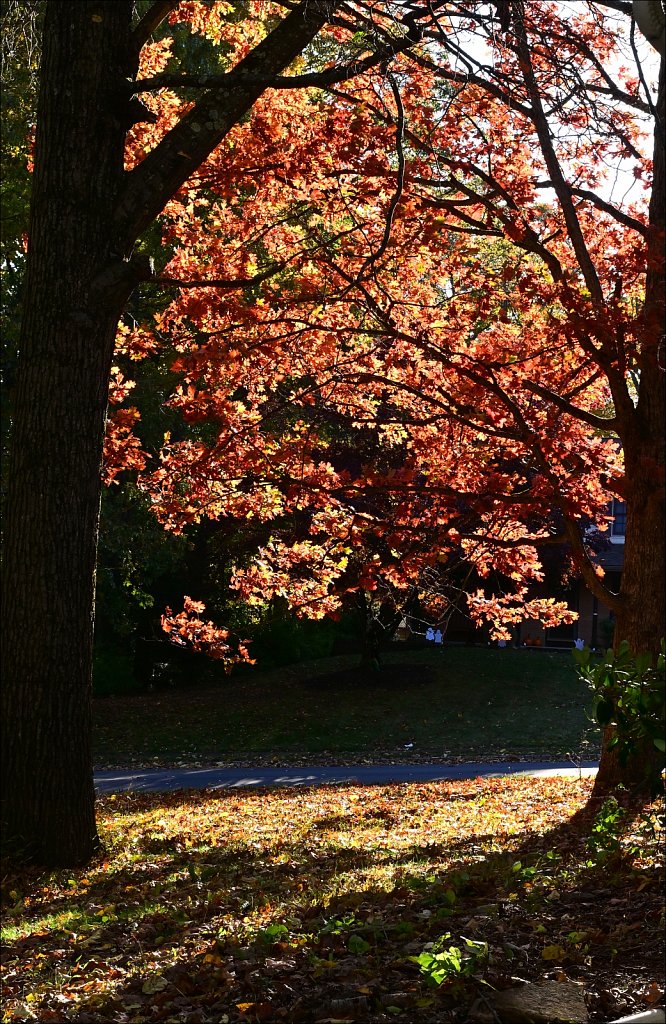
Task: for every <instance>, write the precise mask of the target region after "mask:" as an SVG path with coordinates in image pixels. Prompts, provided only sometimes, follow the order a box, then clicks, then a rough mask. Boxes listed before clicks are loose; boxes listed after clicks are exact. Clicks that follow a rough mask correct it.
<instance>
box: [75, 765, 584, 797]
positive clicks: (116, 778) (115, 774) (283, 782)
mask: <svg viewBox="0 0 666 1024" xmlns="http://www.w3.org/2000/svg"><path fill="white" fill-rule="evenodd" d="M596 770H597V762H596V761H583V763H582V765H581V768H580V769H579V768H578V767H577V766H573V765H572V764H571V762H568V761H557V762H549V761H530V762H519V761H512V762H502V763H498V762H493V763H485V762H481V763H477V762H474V763H470V764H453V765H442V764H396V765H390V764H377V765H358V766H356V767H332V768H331V767H325V766H323V765H322V766H312V767H307V768H183V769H176V768H173V769H171V768H169V769H163V770H159V771H158V770H152V769H145V770H144V769H134V770H119V771H99V772H95V788H96V790H97V792H98V793H114V792H121V791H122V790H134V791H140V792H165V791H168V790H174V789H244V788H253V787H254V788H256V787H258V786H321V785H353V784H358V785H362V786H365V785H372V784H376V783H379V784H382V783H390V782H438V781H444V780H447V779H476V778H478V777H479V776H487V777H489V778H492V777H497V776H501V775H531V776H548V775H551V776H552V775H568V776H572V777H575V776H577V775H578V774H579V773H580V774H581V775H583V776H590V775H594V774H595V773H596Z"/></svg>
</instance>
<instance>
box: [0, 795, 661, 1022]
mask: <svg viewBox="0 0 666 1024" xmlns="http://www.w3.org/2000/svg"><path fill="white" fill-rule="evenodd" d="M589 788H590V783H589V781H588V780H585V779H583V780H577V779H556V780H555V779H515V778H514V779H485V780H482V779H476V780H470V781H467V782H451V783H432V784H427V785H409V786H375V787H366V788H361V787H345V788H338V787H324V788H321V789H305V790H302V789H301V790H298V789H292V790H279V791H277V790H276V791H252V792H247V793H228V792H223V793H215V794H211V793H205V792H204V793H201V792H197V793H192V792H190V793H188V792H180V793H171V794H149V795H136V794H119V795H117V796H114V797H107V798H105V799H103V800H100V802H99V806H98V820H99V825H100V834H101V836H102V839H103V841H104V844H105V851H104V853H103V855H102V856H101V857H99V858H98V859H97V860H96V861H95V862H94V863H92V864H90V865H88V866H87V867H86V868H82V869H77V870H72V869H70V870H67V871H55V872H44V871H39V870H37V869H30V868H26V867H25V866H23V867H21V868H19V869H17V868H16V867H14V866H12V864H11V863H9V864H6V865H4V866H3V869H2V900H3V934H2V938H3V1010H2V1011H1V1012H2V1017H1V1018H0V1019H2V1020H3V1021H4V1022H7V1024H8V1022H9V1021H38V1022H56V1024H67V1022H72V1024H109V1022H111V1024H152V1022H164V1024H255V1022H261V1021H266V1022H276V1024H280V1022H285V1024H289V1022H293V1024H296V1022H300V1024H314V1022H323V1021H326V1022H330V1021H339V1022H342V1021H359V1022H380V1021H390V1020H397V1021H404V1022H405V1024H432V1022H433V1021H437V1022H438V1024H449V1022H451V1024H453V1022H457V1024H461V1022H462V1021H468V1020H475V1019H477V1018H476V1017H474V1016H473V1015H469V1016H468V1011H469V1010H470V1008H471V1007H473V1006H475V1005H476V1006H478V1005H479V1003H478V1000H479V997H480V996H482V997H484V999H485V998H487V997H492V995H493V993H494V992H495V991H496V990H501V989H505V988H507V987H511V986H514V985H515V984H516V979H522V980H524V981H527V982H537V981H544V980H549V981H551V982H555V981H556V982H558V983H560V982H567V981H568V982H571V981H574V982H576V983H578V984H582V985H583V987H584V992H585V997H586V1000H587V1005H588V1008H589V1010H590V1021H591V1022H592V1024H597V1022H606V1021H609V1020H615V1019H616V1018H617V1017H619V1016H622V1015H623V1014H624V1013H628V1012H632V1011H634V1010H638V1009H644V1008H647V1007H649V1006H651V1005H654V1004H655V1003H656V1002H657V1001H659V999H660V998H661V997H662V996H663V949H662V933H663V925H664V907H663V888H662V885H663V868H662V866H661V864H660V858H661V854H662V852H663V851H662V848H661V844H660V839H661V838H663V833H662V834H661V836H660V834H659V832H658V827H659V820H658V816H657V808H656V807H653V808H652V809H648V810H646V811H641V812H638V811H634V810H631V809H627V810H626V811H623V809H622V808H619V807H617V806H615V807H607V808H606V809H605V810H604V811H603V812H601V814H598V815H597V818H596V829H594V830H593V829H592V828H591V821H590V819H589V818H587V819H585V818H584V817H582V816H581V815H580V814H577V812H579V810H580V808H581V807H582V806H583V805H584V804H585V801H586V799H587V795H588V793H589ZM590 836H594V841H593V842H590ZM558 988H559V985H558ZM559 991H562V989H561V988H559ZM484 1005H487V1004H484ZM490 1019H492V1017H491V1018H490Z"/></svg>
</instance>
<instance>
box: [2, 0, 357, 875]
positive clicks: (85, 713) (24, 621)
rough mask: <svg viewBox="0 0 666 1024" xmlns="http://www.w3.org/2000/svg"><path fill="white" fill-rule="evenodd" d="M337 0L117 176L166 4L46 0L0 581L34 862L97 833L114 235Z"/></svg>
mask: <svg viewBox="0 0 666 1024" xmlns="http://www.w3.org/2000/svg"><path fill="white" fill-rule="evenodd" d="M337 2H338V0H301V3H299V4H298V5H297V6H296V7H295V8H294V9H293V10H292V11H291V12H290V13H289V14H288V15H286V17H285V18H284V19H283V20H282V21H281V22H280V23H279V24H278V25H277V26H276V27H275V28H274V29H273V30H272V31H271V32H270V33H269V34H268V36H267V37H266V38H265V39H263V40H262V41H261V42H260V43H259V44H257V46H256V47H255V48H254V49H253V50H252V51H251V52H250V53H249V54H248V55H247V56H246V57H245V58H244V59H243V60H242V61H241V62H240V63H239V64H238V65H237V68H236V71H237V72H238V77H237V80H236V81H235V83H234V85H233V87H230V86H226V87H223V88H221V89H220V90H219V91H216V90H215V89H213V90H209V91H206V92H205V93H204V94H203V95H202V96H201V97H200V99H199V100H198V101H197V102H196V103H195V104H194V106H193V107H192V109H190V110H189V112H188V113H187V114H186V115H185V116H184V117H183V118H182V119H181V121H180V122H178V124H177V125H175V126H174V128H173V129H172V130H171V131H169V132H168V133H167V135H166V136H165V137H164V138H163V139H162V141H161V142H160V143H159V144H158V145H157V146H156V147H155V148H154V149H153V150H152V151H151V153H150V154H149V156H148V157H147V158H146V159H144V160H143V161H142V162H141V163H140V164H139V166H138V167H137V168H135V169H134V170H133V171H132V172H131V173H129V174H127V173H125V172H124V171H123V155H124V143H125V135H126V131H127V129H128V128H129V127H130V125H131V123H132V121H133V120H136V118H132V115H131V110H132V109H134V106H133V105H132V103H131V99H130V96H131V84H130V83H131V80H132V78H133V77H134V76H135V74H136V65H137V62H138V53H139V51H140V48H141V46H142V45H143V43H144V42H145V41H146V38H147V37H148V36H149V35H150V33H151V32H152V30H153V29H154V28H155V26H156V25H157V24H158V23H159V21H160V20H161V19H162V18H164V17H166V15H167V14H168V12H169V10H171V9H172V8H173V7H175V6H176V4H172V3H155V4H154V5H153V7H152V8H151V9H150V10H149V12H148V13H147V15H146V17H145V18H144V19H143V21H142V22H141V23H140V24H139V26H137V29H136V31H135V33H132V30H131V14H132V6H133V4H132V2H131V0H86V2H85V3H81V2H80V0H74V2H72V0H50V2H49V3H48V4H47V6H46V19H45V24H44V37H43V55H42V67H41V72H40V96H39V106H38V111H37V139H36V147H35V173H34V178H33V195H32V202H31V211H30V251H29V254H28V267H27V274H26V284H25V292H24V302H23V306H24V310H25V314H24V319H23V323H22V328H21V338H20V348H19V370H18V374H17V385H16V391H15V394H14V396H13V403H12V433H11V441H10V447H11V456H10V460H9V484H8V493H7V515H6V517H5V534H4V540H5V558H4V566H3V581H2V605H3V630H2V664H3V697H2V712H3V722H2V786H3V806H2V821H3V822H4V825H5V834H6V835H7V836H8V837H11V838H15V839H17V840H18V841H20V843H21V844H22V845H23V847H25V848H28V849H30V850H31V852H32V853H33V855H34V856H35V857H36V858H38V859H39V860H40V861H41V862H42V863H44V864H50V865H58V864H62V865H65V864H66V865H74V864H77V863H83V862H85V861H86V860H88V859H89V858H90V856H91V855H92V854H93V852H94V851H95V850H96V849H97V847H98V845H99V840H98V838H97V833H96V829H95V817H94V790H93V778H92V757H91V688H92V682H91V680H92V638H93V619H94V615H93V607H94V591H95V561H96V550H97V534H98V525H99V507H100V495H101V474H100V469H101V459H102V448H103V443H104V428H105V419H106V406H107V392H108V381H109V371H110V368H111V360H112V357H113V347H114V336H115V331H116V325H117V322H118V318H119V315H120V313H121V311H122V309H123V306H124V303H125V301H126V300H127V298H128V296H129V295H130V293H131V291H132V289H133V287H134V285H135V284H136V283H137V282H138V281H139V280H141V279H144V278H145V277H146V276H147V270H146V268H145V267H142V266H141V265H140V261H133V260H131V259H130V256H131V248H132V246H133V245H134V242H135V241H136V239H137V237H138V235H139V233H140V232H141V231H142V230H144V229H145V228H146V227H147V226H148V225H149V224H150V223H151V222H152V221H153V219H154V218H155V217H156V216H157V215H158V214H159V213H160V212H161V210H162V209H163V208H164V205H165V203H166V202H167V201H168V199H170V198H171V196H172V195H173V194H174V192H175V191H176V190H177V189H178V188H179V187H180V186H181V185H182V184H183V182H185V181H186V180H187V179H188V178H189V177H190V175H191V174H192V173H193V172H194V171H195V170H196V169H197V168H198V167H199V165H200V164H201V162H202V161H203V160H205V158H206V157H207V156H208V155H209V154H210V153H211V152H212V151H213V149H214V148H215V147H216V146H217V145H218V144H219V142H220V141H221V140H222V139H223V138H224V137H225V135H226V134H227V132H228V131H229V130H230V129H231V128H232V127H234V125H236V124H237V123H238V122H239V121H240V119H241V118H242V117H243V116H244V115H245V114H246V113H247V111H248V110H250V108H251V107H252V105H253V103H254V102H255V100H256V99H257V97H258V96H260V95H261V94H262V92H264V90H265V88H266V84H267V82H269V81H270V80H271V77H272V76H274V75H276V74H279V73H280V72H281V71H283V70H284V69H285V68H286V67H288V66H289V64H290V63H291V62H292V61H293V60H294V58H295V57H297V56H298V55H299V54H300V53H301V52H302V50H303V49H304V47H306V46H307V45H308V43H309V42H310V41H311V40H312V39H313V38H314V37H315V36H316V35H317V33H318V31H319V30H320V29H321V27H322V26H323V25H324V24H325V23H326V22H327V20H328V19H329V18H330V16H331V14H332V13H333V11H334V10H335V7H336V6H337ZM138 107H139V116H140V115H141V106H140V104H139V105H138ZM144 113H145V110H144Z"/></svg>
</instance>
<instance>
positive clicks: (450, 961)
mask: <svg viewBox="0 0 666 1024" xmlns="http://www.w3.org/2000/svg"><path fill="white" fill-rule="evenodd" d="M452 937H453V936H452V935H451V933H450V932H446V933H445V934H444V935H441V936H440V937H439V939H437V941H436V942H435V943H433V946H432V949H430V950H424V951H423V953H419V955H418V956H410V957H409V959H410V960H411V961H412V962H413V963H415V964H417V965H418V967H419V970H420V971H421V974H424V975H425V977H426V978H427V980H428V982H429V983H430V984H431V985H437V986H439V985H441V984H443V982H446V981H456V980H462V979H463V978H469V977H471V976H472V975H474V974H476V972H477V971H478V969H479V967H480V966H481V964H482V963H483V962H484V961H485V960H486V959H487V958H488V943H487V942H475V941H474V940H473V939H467V938H465V936H464V935H461V937H460V941H461V943H463V945H462V946H454V945H447V944H448V943H450V941H451V939H452Z"/></svg>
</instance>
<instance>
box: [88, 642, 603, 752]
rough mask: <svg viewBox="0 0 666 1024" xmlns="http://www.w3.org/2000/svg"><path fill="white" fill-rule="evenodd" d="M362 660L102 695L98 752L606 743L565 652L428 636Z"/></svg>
mask: <svg viewBox="0 0 666 1024" xmlns="http://www.w3.org/2000/svg"><path fill="white" fill-rule="evenodd" d="M356 666H357V657H356V656H349V657H337V658H328V659H323V660H320V661H316V662H310V663H308V664H300V665H294V666H289V667H287V668H281V669H275V670H273V671H270V672H258V671H254V670H244V671H241V672H238V673H234V674H232V675H231V676H222V675H221V677H220V681H219V683H216V684H215V685H213V686H208V687H207V688H206V689H199V688H192V689H188V690H173V691H171V690H170V691H162V692H157V693H150V694H146V695H132V696H122V697H104V698H98V699H97V700H96V701H95V737H94V744H95V748H94V749H95V763H96V764H98V765H100V766H101V765H109V766H114V767H120V766H124V765H130V764H133V765H139V764H143V765H149V764H151V763H165V764H167V763H169V762H178V761H182V762H186V763H192V762H194V763H216V762H225V763H228V762H230V761H233V760H243V759H245V760H252V758H253V757H254V758H255V759H256V758H261V757H264V758H266V757H273V758H277V759H278V760H282V761H286V760H288V759H289V755H292V756H293V757H294V758H298V757H301V758H307V757H311V758H313V759H314V760H315V761H316V759H317V758H319V759H322V758H331V759H335V758H336V757H339V758H344V757H353V756H354V755H356V756H359V757H361V756H365V757H368V758H375V759H388V760H396V761H399V760H405V759H412V760H414V759H417V758H420V759H422V760H423V759H429V758H435V759H452V760H455V759H465V760H474V759H478V758H482V757H495V758H505V759H506V758H517V757H530V756H541V755H544V756H547V757H554V758H566V757H567V756H569V755H571V756H573V757H574V758H575V757H582V758H589V757H594V756H596V754H597V752H598V731H597V730H596V729H594V728H593V727H592V726H591V723H590V722H589V720H588V719H587V716H586V713H585V709H586V706H587V704H588V693H587V690H586V688H585V686H584V685H583V684H582V683H580V682H579V680H578V677H577V676H576V673H575V671H574V666H573V660H572V658H571V655H570V654H569V653H560V652H547V651H527V650H512V649H505V650H497V649H486V648H475V647H445V648H444V649H442V650H434V649H431V648H426V649H424V650H416V651H414V650H412V651H400V650H396V651H395V652H393V651H392V652H391V653H390V654H388V655H387V656H386V659H385V667H384V669H383V671H382V672H381V673H379V674H375V673H372V672H362V671H361V670H359V669H358V668H357V667H356ZM407 744H413V747H410V748H409V750H406V749H405V747H406V745H407Z"/></svg>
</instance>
